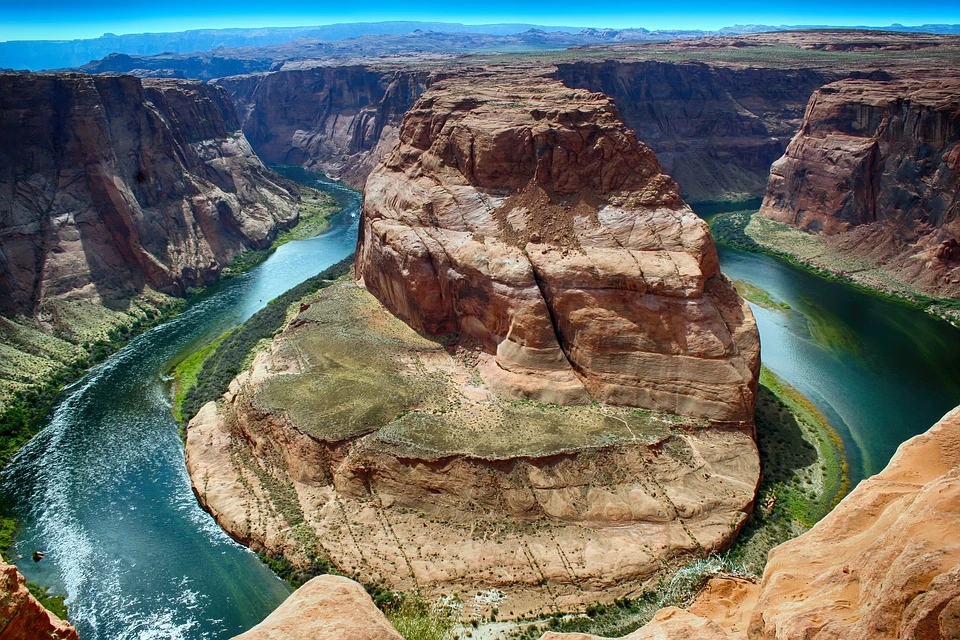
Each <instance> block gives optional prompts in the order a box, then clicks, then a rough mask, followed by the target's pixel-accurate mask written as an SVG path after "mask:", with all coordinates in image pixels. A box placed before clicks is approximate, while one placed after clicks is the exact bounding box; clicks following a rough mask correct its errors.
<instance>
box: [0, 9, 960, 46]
mask: <svg viewBox="0 0 960 640" xmlns="http://www.w3.org/2000/svg"><path fill="white" fill-rule="evenodd" d="M379 20H439V21H448V22H464V23H468V24H481V23H491V22H531V23H536V24H544V25H570V26H596V27H646V28H648V29H670V28H702V29H714V28H718V27H722V26H729V25H732V24H748V23H749V24H774V25H779V24H835V25H854V24H856V25H871V26H883V25H888V24H891V23H894V22H899V23H901V24H907V25H911V24H923V23H960V2H956V1H955V0H938V1H936V2H931V1H927V0H923V1H920V2H909V1H908V2H904V1H903V0H897V1H892V0H872V1H867V0H854V1H850V0H846V1H832V2H831V1H829V0H810V1H802V0H801V1H797V0H794V1H793V2H777V1H775V0H774V1H771V0H764V1H760V0H751V1H749V2H738V3H724V2H718V1H717V0H685V1H684V0H673V1H670V0H658V1H657V2H646V1H645V0H632V1H624V0H604V1H603V2H597V1H596V0H593V1H591V0H549V1H541V2H510V1H508V0H479V1H467V2H462V1H461V2H450V1H449V0H447V1H446V2H436V1H434V0H421V1H419V2H417V0H395V1H393V2H386V1H383V0H364V1H363V2H350V1H349V0H347V1H344V0H338V1H337V2H327V1H325V0H312V1H306V0H288V1H281V2H270V1H269V0H266V1H265V0H258V1H256V2H252V1H250V0H232V1H227V0H165V1H163V2H151V1H149V0H147V1H144V0H89V1H86V2H85V1H84V0H46V1H44V0H33V1H30V0H0V40H20V39H22V40H34V39H69V38H90V37H96V36H99V35H102V34H103V33H105V32H111V33H118V34H120V33H138V32H144V31H182V30H185V29H198V28H219V27H258V26H295V25H316V24H330V23H334V22H369V21H379Z"/></svg>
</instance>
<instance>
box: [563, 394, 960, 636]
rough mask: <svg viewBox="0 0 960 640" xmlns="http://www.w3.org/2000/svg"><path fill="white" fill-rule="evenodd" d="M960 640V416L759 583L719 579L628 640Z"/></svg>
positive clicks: (909, 449)
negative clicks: (685, 606)
mask: <svg viewBox="0 0 960 640" xmlns="http://www.w3.org/2000/svg"><path fill="white" fill-rule="evenodd" d="M958 637H960V407H958V408H956V409H954V410H953V411H951V412H950V413H948V414H947V415H946V416H944V417H943V419H941V420H940V422H938V423H937V424H935V425H934V426H933V427H932V428H931V429H930V430H929V431H927V432H926V433H924V434H922V435H919V436H916V437H915V438H912V439H910V440H908V441H907V442H905V443H903V444H902V445H900V448H899V449H898V450H897V453H896V455H895V456H894V457H893V459H892V460H891V461H890V464H888V465H887V467H886V469H884V470H883V471H881V472H880V473H878V474H877V475H875V476H873V477H871V478H869V479H867V480H865V481H863V482H861V483H860V485H859V486H858V487H857V488H856V489H855V490H854V491H853V493H851V494H850V495H848V496H847V497H846V498H845V499H844V500H843V501H842V502H841V503H840V504H839V505H838V506H837V507H836V508H835V509H834V510H833V511H832V512H831V513H830V514H829V515H828V516H827V517H826V518H824V519H823V520H821V521H820V522H819V523H818V524H817V525H816V526H815V527H814V528H813V529H811V530H810V531H808V532H807V533H805V534H803V535H802V536H800V537H799V538H796V539H794V540H791V541H789V542H786V543H784V544H782V545H780V546H779V547H776V548H774V549H773V550H772V551H771V552H770V559H769V562H768V563H767V567H766V569H765V571H764V574H763V580H762V581H761V583H760V584H759V585H755V584H751V583H748V582H745V581H740V580H733V579H726V578H723V579H720V578H718V579H714V580H712V581H711V582H710V583H709V584H708V586H707V589H706V590H705V591H704V593H702V594H701V595H700V597H699V598H698V599H697V601H696V603H695V604H694V605H693V606H691V607H690V609H689V610H687V611H684V610H681V609H676V608H669V609H662V610H661V611H659V612H658V613H657V616H656V617H655V618H654V620H653V621H652V622H651V623H650V624H648V625H647V626H645V627H643V628H641V629H639V630H637V631H636V632H634V633H632V634H630V635H629V636H627V637H626V638H625V639H624V640H652V639H654V638H656V639H657V640H687V639H688V638H705V639H710V640H738V639H741V638H750V640H761V639H770V640H773V639H776V640H788V639H793V638H796V639H800V638H802V639H804V640H827V639H831V640H833V639H837V638H844V639H848V640H861V639H862V640H868V639H869V640H888V639H889V640H893V639H895V638H896V639H904V640H905V639H911V640H948V639H952V638H958ZM590 638H593V636H585V635H581V634H553V633H549V634H547V635H545V636H544V640H548V639H549V640H566V639H569V640H590Z"/></svg>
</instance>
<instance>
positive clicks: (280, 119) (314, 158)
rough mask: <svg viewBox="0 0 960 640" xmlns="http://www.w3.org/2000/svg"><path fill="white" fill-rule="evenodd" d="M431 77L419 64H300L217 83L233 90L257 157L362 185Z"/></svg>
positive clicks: (393, 139) (358, 185)
mask: <svg viewBox="0 0 960 640" xmlns="http://www.w3.org/2000/svg"><path fill="white" fill-rule="evenodd" d="M298 67H300V68H298ZM431 77H432V74H431V73H428V72H426V71H422V70H419V69H417V65H412V66H411V68H406V69H405V68H402V67H400V68H398V67H396V66H392V67H391V66H370V65H358V64H342V65H338V64H335V63H329V64H323V63H317V62H314V63H310V62H304V63H301V64H299V65H298V64H288V65H287V66H286V67H285V68H284V69H283V70H282V71H278V72H275V73H266V74H253V75H248V76H237V77H232V78H223V79H221V80H218V81H217V83H218V84H220V85H221V86H223V87H225V88H226V89H227V91H228V92H229V93H230V96H231V97H232V98H233V101H234V103H235V104H236V105H237V111H238V113H239V115H240V119H241V122H242V123H243V131H244V134H245V135H246V136H247V138H248V139H249V140H250V143H251V144H252V145H253V147H254V148H255V149H256V150H257V153H258V154H260V156H261V157H262V158H264V159H265V160H267V161H268V162H277V163H282V164H294V165H303V166H305V167H308V168H310V169H314V170H316V171H320V172H323V173H326V174H328V175H330V176H331V177H334V178H338V179H342V180H343V181H344V182H346V183H347V184H349V185H352V186H354V187H357V188H361V187H363V183H364V181H365V180H366V178H367V174H369V173H370V171H371V169H372V168H373V167H374V166H376V164H377V162H379V161H380V158H381V157H382V156H383V155H384V154H385V153H388V152H389V151H390V149H392V148H393V146H394V145H395V144H396V141H397V133H398V131H399V128H400V121H401V119H402V118H403V114H404V113H405V112H406V111H407V109H409V108H410V107H411V106H412V105H413V103H414V101H415V100H416V98H417V96H418V95H419V94H420V93H422V92H423V90H424V88H425V87H426V86H427V84H429V82H430V81H431Z"/></svg>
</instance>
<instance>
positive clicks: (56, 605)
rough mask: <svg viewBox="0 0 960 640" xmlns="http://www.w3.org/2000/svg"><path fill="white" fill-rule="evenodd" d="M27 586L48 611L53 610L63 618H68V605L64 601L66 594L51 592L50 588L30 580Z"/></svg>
mask: <svg viewBox="0 0 960 640" xmlns="http://www.w3.org/2000/svg"><path fill="white" fill-rule="evenodd" d="M26 587H27V590H28V591H29V592H30V593H31V594H33V597H34V598H36V599H37V600H38V601H39V602H40V604H41V605H43V607H44V608H45V609H46V610H47V611H50V612H52V613H53V614H54V615H56V616H57V617H58V618H60V619H61V620H66V619H67V605H66V604H65V603H64V600H65V596H61V595H54V594H51V593H50V589H49V588H47V587H41V586H40V585H38V584H34V583H33V582H28V583H27V584H26Z"/></svg>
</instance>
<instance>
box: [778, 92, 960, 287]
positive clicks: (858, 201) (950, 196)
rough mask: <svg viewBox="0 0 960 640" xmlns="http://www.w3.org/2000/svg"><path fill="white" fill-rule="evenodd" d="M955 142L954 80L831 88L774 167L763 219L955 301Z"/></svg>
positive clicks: (958, 172) (958, 136) (959, 171)
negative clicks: (806, 234) (817, 238)
mask: <svg viewBox="0 0 960 640" xmlns="http://www.w3.org/2000/svg"><path fill="white" fill-rule="evenodd" d="M958 143H960V77H949V76H947V77H944V76H939V77H930V78H927V77H921V78H917V79H908V80H897V81H889V82H872V81H869V80H843V81H840V82H836V83H832V84H829V85H827V86H825V87H823V88H821V89H820V90H818V91H817V92H816V93H815V94H814V95H813V97H812V98H811V99H810V103H809V105H808V107H807V112H806V116H805V117H804V121H803V126H802V127H801V129H800V131H799V133H797V135H796V137H794V139H793V140H792V141H791V143H790V145H789V146H788V147H787V150H786V153H785V154H784V156H783V157H782V158H781V159H780V160H778V161H777V162H776V163H774V165H773V167H772V169H771V172H770V181H769V183H768V185H767V194H766V197H765V198H764V201H763V206H762V208H761V210H760V213H761V215H763V216H766V217H768V218H772V219H773V220H777V221H778V222H783V223H786V224H789V225H792V226H795V227H797V228H799V229H802V230H805V231H809V232H812V233H821V234H824V235H825V236H826V237H825V238H824V242H826V243H828V244H829V245H830V246H832V247H835V248H838V249H840V250H842V251H849V252H851V253H853V254H856V255H859V256H861V257H863V258H864V259H866V260H868V261H869V262H870V263H872V264H875V265H877V266H878V267H880V268H881V269H882V270H884V271H886V272H889V273H891V274H892V275H894V276H895V277H896V278H898V279H900V280H903V281H904V282H907V283H910V284H913V285H915V286H916V287H917V288H918V289H920V290H921V291H924V292H926V293H928V294H931V295H936V296H944V297H957V296H960V261H958V256H957V253H956V251H955V250H954V248H953V247H954V244H955V243H956V239H957V237H960V144H958ZM951 243H954V244H951Z"/></svg>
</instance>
